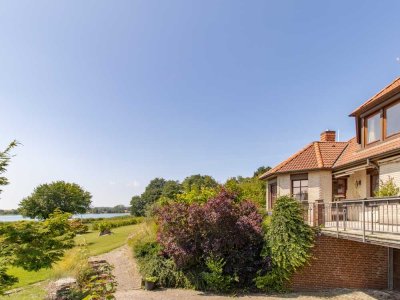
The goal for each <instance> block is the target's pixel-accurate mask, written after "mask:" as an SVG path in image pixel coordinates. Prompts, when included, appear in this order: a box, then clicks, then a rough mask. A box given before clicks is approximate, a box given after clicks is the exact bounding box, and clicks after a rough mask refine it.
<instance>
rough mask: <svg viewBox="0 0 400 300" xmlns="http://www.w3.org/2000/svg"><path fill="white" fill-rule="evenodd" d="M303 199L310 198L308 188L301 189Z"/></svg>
mask: <svg viewBox="0 0 400 300" xmlns="http://www.w3.org/2000/svg"><path fill="white" fill-rule="evenodd" d="M301 200H308V188H305V189H302V190H301Z"/></svg>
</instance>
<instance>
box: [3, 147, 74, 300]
mask: <svg viewBox="0 0 400 300" xmlns="http://www.w3.org/2000/svg"><path fill="white" fill-rule="evenodd" d="M17 145H18V143H17V142H16V141H13V142H12V143H10V145H9V146H8V147H7V148H6V149H5V150H4V151H3V152H0V175H1V177H0V186H4V185H7V184H8V179H7V178H6V177H5V176H3V174H4V173H5V172H6V170H7V166H8V164H9V162H10V160H11V157H12V155H11V154H10V151H11V149H12V148H14V147H15V146H17ZM0 192H1V190H0ZM50 217H51V218H50V219H48V220H46V221H44V222H10V223H2V224H0V294H2V293H3V292H4V291H5V290H6V289H7V288H9V287H10V286H11V285H12V284H14V283H15V282H17V281H18V278H16V277H15V276H11V275H9V274H7V269H8V267H9V266H18V267H22V268H23V269H24V270H28V271H37V270H40V269H42V268H51V266H52V264H53V263H54V262H56V261H58V260H60V259H61V257H62V256H63V254H64V251H65V249H68V248H71V247H72V246H73V244H74V240H73V237H74V232H73V230H72V229H71V227H70V224H69V222H68V218H69V217H70V215H69V214H63V213H61V212H60V211H56V212H55V213H54V214H53V215H51V216H50Z"/></svg>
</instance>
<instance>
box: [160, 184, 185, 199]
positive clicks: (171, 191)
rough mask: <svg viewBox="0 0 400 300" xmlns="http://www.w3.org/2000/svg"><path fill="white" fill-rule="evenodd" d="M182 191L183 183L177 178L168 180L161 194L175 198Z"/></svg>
mask: <svg viewBox="0 0 400 300" xmlns="http://www.w3.org/2000/svg"><path fill="white" fill-rule="evenodd" d="M181 193H182V185H181V184H180V183H179V181H177V180H168V181H167V182H165V185H164V187H163V190H162V193H161V195H162V196H163V197H165V198H168V199H175V198H176V196H177V195H178V194H181Z"/></svg>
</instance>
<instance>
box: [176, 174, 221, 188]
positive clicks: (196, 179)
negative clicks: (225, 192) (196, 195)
mask: <svg viewBox="0 0 400 300" xmlns="http://www.w3.org/2000/svg"><path fill="white" fill-rule="evenodd" d="M182 187H183V190H184V191H185V192H189V191H191V190H193V189H196V190H201V189H202V188H212V189H214V188H217V187H218V182H217V181H216V180H215V179H214V178H212V177H211V176H209V175H200V174H196V175H191V176H188V177H186V178H185V179H184V180H183V181H182Z"/></svg>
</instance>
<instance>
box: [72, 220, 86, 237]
mask: <svg viewBox="0 0 400 300" xmlns="http://www.w3.org/2000/svg"><path fill="white" fill-rule="evenodd" d="M69 226H71V229H72V231H73V232H75V233H76V234H83V233H86V232H88V231H89V226H88V225H86V224H83V223H82V222H81V221H80V220H78V219H72V220H70V221H69Z"/></svg>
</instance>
